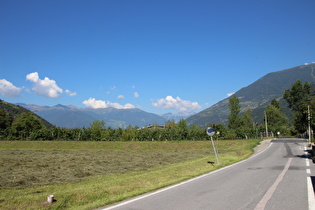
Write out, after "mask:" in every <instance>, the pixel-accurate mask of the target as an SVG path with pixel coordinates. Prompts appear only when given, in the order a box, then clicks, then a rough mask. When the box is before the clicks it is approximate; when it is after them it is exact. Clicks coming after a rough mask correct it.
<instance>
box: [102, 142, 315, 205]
mask: <svg viewBox="0 0 315 210" xmlns="http://www.w3.org/2000/svg"><path fill="white" fill-rule="evenodd" d="M306 146H307V142H306V141H305V140H303V139H279V140H273V141H272V142H271V143H270V145H269V146H268V147H267V148H266V149H265V150H263V151H262V152H260V153H259V154H256V155H254V156H252V157H251V158H249V159H247V160H245V161H242V162H240V163H237V164H234V165H232V166H229V167H225V168H223V169H220V170H217V171H215V172H211V173H209V174H206V175H203V176H200V177H197V178H195V179H192V180H189V181H186V182H183V183H180V184H178V185H175V186H171V187H168V188H164V189H161V190H159V191H156V192H153V193H150V194H146V195H143V196H139V197H136V198H134V199H132V200H128V201H126V202H122V203H119V204H116V205H114V206H111V207H108V208H105V209H107V210H109V209H115V210H121V209H124V210H129V209H130V210H136V209H138V210H140V209H143V210H155V209H156V210H161V209H163V210H177V209H178V210H185V209H187V210H192V209H212V210H217V209H224V210H229V209H231V210H241V209H255V210H258V209H268V210H269V209H286V210H290V209H294V210H296V209H298V210H304V209H305V210H307V209H309V210H311V209H312V210H313V209H315V206H314V188H313V186H312V180H313V182H314V183H315V181H314V180H315V178H314V179H312V178H313V176H315V168H314V166H315V165H314V164H313V163H312V161H311V160H310V159H309V158H308V157H307V155H306V154H307V152H306V151H305V150H306Z"/></svg>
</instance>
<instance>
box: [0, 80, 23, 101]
mask: <svg viewBox="0 0 315 210" xmlns="http://www.w3.org/2000/svg"><path fill="white" fill-rule="evenodd" d="M21 89H22V88H18V87H15V86H14V85H13V84H12V83H11V82H9V81H7V80H5V79H0V94H1V95H3V96H5V97H7V98H16V97H19V96H20V91H21Z"/></svg>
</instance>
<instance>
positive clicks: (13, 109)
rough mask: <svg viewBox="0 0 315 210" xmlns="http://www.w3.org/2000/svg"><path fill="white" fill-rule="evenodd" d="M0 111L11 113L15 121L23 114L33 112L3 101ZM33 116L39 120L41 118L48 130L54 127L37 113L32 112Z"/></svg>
mask: <svg viewBox="0 0 315 210" xmlns="http://www.w3.org/2000/svg"><path fill="white" fill-rule="evenodd" d="M0 110H4V111H5V112H7V113H9V114H10V115H11V116H12V117H13V119H15V118H17V117H18V116H19V115H20V114H22V113H23V112H31V111H29V110H28V109H25V108H23V107H21V106H18V105H14V104H11V103H9V102H6V101H3V100H1V99H0ZM31 113H32V114H33V115H35V116H36V117H37V118H39V119H40V120H41V121H42V123H43V125H44V126H45V127H46V128H51V127H53V125H52V124H50V123H49V122H48V121H46V120H45V119H43V118H41V117H40V116H38V115H36V114H35V113H33V112H31Z"/></svg>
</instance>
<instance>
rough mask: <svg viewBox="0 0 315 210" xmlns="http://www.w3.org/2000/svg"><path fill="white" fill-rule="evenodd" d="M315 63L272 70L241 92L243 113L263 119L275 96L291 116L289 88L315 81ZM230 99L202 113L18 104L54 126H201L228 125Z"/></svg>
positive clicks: (237, 94) (258, 120)
mask: <svg viewBox="0 0 315 210" xmlns="http://www.w3.org/2000/svg"><path fill="white" fill-rule="evenodd" d="M314 71H315V63H312V64H308V65H301V66H296V67H293V68H289V69H285V70H281V71H277V72H271V73H269V74H267V75H265V76H263V77H261V78H260V79H258V80H257V81H255V82H254V83H252V84H250V85H249V86H247V87H244V88H242V89H240V90H239V91H237V92H236V93H235V95H236V96H237V97H238V98H239V101H240V105H241V113H242V112H244V111H245V110H246V109H248V108H250V109H251V110H252V114H253V118H254V121H255V122H258V123H259V122H260V123H261V122H263V112H264V110H265V108H266V106H267V105H268V104H270V102H271V100H272V99H277V100H278V101H279V103H280V106H281V107H282V108H283V109H284V110H285V112H286V113H287V114H288V115H289V116H290V115H291V114H292V113H291V112H290V110H289V109H288V107H287V104H286V102H285V100H284V99H283V93H284V91H285V89H288V88H291V86H292V84H293V83H295V82H296V81H297V80H301V81H302V82H309V83H311V84H314V83H315V72H314ZM229 99H230V97H228V98H225V99H224V100H222V101H219V102H218V103H216V104H215V105H213V106H211V107H209V108H206V109H204V110H203V111H201V112H199V113H194V112H182V113H178V114H172V113H167V114H164V115H157V114H153V113H148V112H145V111H143V110H140V109H137V108H135V109H115V108H101V109H92V108H78V107H75V106H72V105H69V106H65V105H61V104H58V105H56V106H53V107H49V106H38V105H33V104H21V103H20V104H17V105H19V106H22V107H24V108H26V109H28V110H31V111H33V112H35V113H36V114H37V115H39V116H40V117H42V118H43V119H45V120H47V121H48V122H50V123H51V124H53V125H56V126H58V127H66V128H77V127H89V126H90V125H91V123H92V122H93V121H95V120H104V121H105V123H106V126H107V127H112V128H118V127H121V128H126V127H127V126H128V125H131V126H138V127H144V126H147V125H150V124H159V125H163V124H164V122H165V121H167V120H174V121H175V122H178V121H179V120H180V119H186V121H187V124H188V125H189V126H190V125H193V124H195V125H198V126H199V127H201V128H204V127H206V126H208V125H209V124H219V123H221V124H225V125H226V124H227V122H228V115H229V112H230V111H229V108H228V104H229Z"/></svg>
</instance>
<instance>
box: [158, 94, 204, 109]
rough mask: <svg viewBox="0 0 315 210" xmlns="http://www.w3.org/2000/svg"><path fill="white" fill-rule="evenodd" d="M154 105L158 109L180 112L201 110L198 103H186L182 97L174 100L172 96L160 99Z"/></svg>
mask: <svg viewBox="0 0 315 210" xmlns="http://www.w3.org/2000/svg"><path fill="white" fill-rule="evenodd" d="M152 105H153V106H154V107H157V108H164V109H176V110H180V111H189V110H198V109H200V108H201V106H200V105H199V104H198V102H191V101H185V100H183V99H181V98H180V97H176V98H173V97H172V96H166V97H165V99H164V98H161V99H158V100H157V101H156V102H154V103H152Z"/></svg>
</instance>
